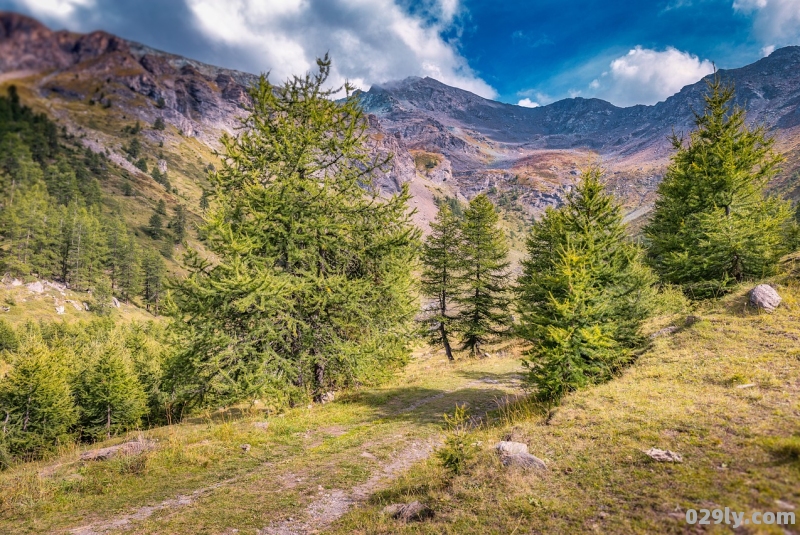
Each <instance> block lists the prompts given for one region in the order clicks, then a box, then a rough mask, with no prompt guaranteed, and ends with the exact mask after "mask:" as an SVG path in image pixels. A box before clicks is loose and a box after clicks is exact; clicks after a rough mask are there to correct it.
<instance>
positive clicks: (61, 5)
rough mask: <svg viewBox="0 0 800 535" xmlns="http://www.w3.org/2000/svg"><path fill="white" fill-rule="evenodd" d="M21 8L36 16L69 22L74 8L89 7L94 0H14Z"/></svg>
mask: <svg viewBox="0 0 800 535" xmlns="http://www.w3.org/2000/svg"><path fill="white" fill-rule="evenodd" d="M14 3H15V4H17V5H18V6H20V7H21V8H27V9H28V10H29V11H30V12H31V13H33V14H34V15H35V16H37V17H41V18H43V19H48V20H56V21H58V22H61V23H66V22H69V21H70V19H71V18H72V16H73V15H74V14H75V10H76V9H78V8H81V7H91V6H92V5H94V3H95V2H94V0H15V2H14Z"/></svg>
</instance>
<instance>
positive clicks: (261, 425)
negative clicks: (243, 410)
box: [253, 422, 269, 431]
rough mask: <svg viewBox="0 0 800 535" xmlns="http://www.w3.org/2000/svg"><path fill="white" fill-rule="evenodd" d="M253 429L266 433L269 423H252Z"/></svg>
mask: <svg viewBox="0 0 800 535" xmlns="http://www.w3.org/2000/svg"><path fill="white" fill-rule="evenodd" d="M253 427H255V428H256V429H263V430H265V431H266V430H267V429H268V428H269V422H253Z"/></svg>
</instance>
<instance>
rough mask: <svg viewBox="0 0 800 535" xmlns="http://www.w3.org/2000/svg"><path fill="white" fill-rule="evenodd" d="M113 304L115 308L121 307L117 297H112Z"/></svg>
mask: <svg viewBox="0 0 800 535" xmlns="http://www.w3.org/2000/svg"><path fill="white" fill-rule="evenodd" d="M111 304H112V305H114V308H119V300H118V299H117V298H116V297H112V298H111Z"/></svg>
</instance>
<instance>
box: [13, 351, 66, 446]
mask: <svg viewBox="0 0 800 535" xmlns="http://www.w3.org/2000/svg"><path fill="white" fill-rule="evenodd" d="M0 411H2V412H0V425H1V426H2V436H1V437H0V442H2V443H3V444H5V445H6V447H7V449H8V451H10V452H11V453H14V454H23V455H25V456H27V457H38V456H39V455H41V454H42V453H44V452H45V451H47V450H49V449H51V448H52V447H53V446H55V445H56V444H57V443H58V442H59V441H62V440H69V437H68V432H69V431H70V429H71V428H72V426H73V425H74V424H75V422H76V419H77V413H76V410H75V406H74V402H73V398H72V393H71V391H70V387H69V383H68V381H67V373H66V369H65V367H64V366H63V364H62V363H61V362H60V361H59V360H58V359H55V358H53V356H52V355H51V354H50V352H49V351H48V349H47V346H46V345H45V344H44V343H43V342H42V341H41V340H40V339H38V338H37V337H35V336H25V337H23V339H22V341H21V342H20V347H19V348H18V349H17V351H16V352H15V358H14V361H13V365H12V368H11V370H10V371H9V372H8V375H6V377H4V378H3V379H2V380H1V381H0Z"/></svg>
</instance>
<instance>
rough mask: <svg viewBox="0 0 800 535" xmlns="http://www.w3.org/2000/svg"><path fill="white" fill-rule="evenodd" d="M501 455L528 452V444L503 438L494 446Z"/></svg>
mask: <svg viewBox="0 0 800 535" xmlns="http://www.w3.org/2000/svg"><path fill="white" fill-rule="evenodd" d="M494 449H496V450H497V452H498V453H499V454H500V455H514V454H517V453H528V445H527V444H523V443H522V442H512V441H510V440H502V441H500V442H498V443H497V445H496V446H495V447H494Z"/></svg>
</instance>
